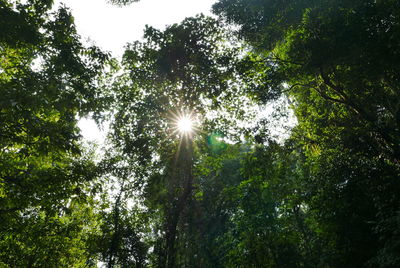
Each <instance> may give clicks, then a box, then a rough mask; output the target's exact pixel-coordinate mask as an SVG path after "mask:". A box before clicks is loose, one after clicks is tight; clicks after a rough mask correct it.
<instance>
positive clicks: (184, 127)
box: [177, 115, 193, 133]
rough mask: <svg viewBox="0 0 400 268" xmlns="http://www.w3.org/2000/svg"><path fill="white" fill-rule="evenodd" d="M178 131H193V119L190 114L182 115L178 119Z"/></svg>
mask: <svg viewBox="0 0 400 268" xmlns="http://www.w3.org/2000/svg"><path fill="white" fill-rule="evenodd" d="M177 127H178V131H179V132H181V133H189V132H192V131H193V120H192V119H191V118H190V116H188V115H184V116H182V117H180V118H179V119H178V121H177Z"/></svg>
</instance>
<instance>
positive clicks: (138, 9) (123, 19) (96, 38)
mask: <svg viewBox="0 0 400 268" xmlns="http://www.w3.org/2000/svg"><path fill="white" fill-rule="evenodd" d="M216 1H217V0H141V1H140V2H138V3H133V4H131V5H129V6H123V7H118V6H114V5H111V4H108V3H107V0H55V6H58V5H59V4H60V3H64V4H65V5H66V6H67V7H69V8H71V12H72V15H73V16H74V18H75V24H76V27H77V30H78V33H79V34H80V35H81V36H82V38H83V39H84V40H86V39H88V38H89V39H90V40H91V41H92V42H94V43H95V44H96V45H97V46H99V47H101V48H102V49H103V50H106V51H111V52H112V54H113V56H115V57H120V56H122V54H123V51H124V46H125V45H126V44H127V43H128V42H133V41H135V40H140V39H141V38H142V36H143V29H144V26H145V25H146V24H147V25H150V26H153V27H156V28H158V29H164V28H165V26H166V25H171V24H174V23H179V22H180V21H182V20H183V19H184V18H186V17H190V16H195V15H196V14H199V13H203V14H205V15H211V12H210V10H211V6H212V5H213V4H214V3H215V2H216ZM79 127H80V128H81V131H82V135H83V136H84V138H85V139H86V140H92V141H96V142H99V143H102V142H103V141H104V135H105V132H104V131H103V132H101V131H100V130H99V129H98V128H97V126H96V124H95V123H94V121H93V120H90V119H81V120H80V121H79Z"/></svg>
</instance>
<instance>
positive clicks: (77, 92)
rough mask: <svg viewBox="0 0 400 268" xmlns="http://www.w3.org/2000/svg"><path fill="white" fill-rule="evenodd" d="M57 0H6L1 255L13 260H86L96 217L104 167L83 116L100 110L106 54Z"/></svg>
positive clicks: (1, 53)
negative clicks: (92, 191)
mask: <svg viewBox="0 0 400 268" xmlns="http://www.w3.org/2000/svg"><path fill="white" fill-rule="evenodd" d="M51 4H52V1H27V2H26V3H25V4H22V3H19V2H9V1H0V13H1V16H0V21H1V25H3V28H2V31H1V33H0V64H1V65H0V91H1V94H0V104H1V105H0V121H1V126H0V193H1V194H0V220H1V222H2V224H1V228H0V232H1V236H0V237H1V239H0V247H1V249H2V250H1V251H2V254H1V257H0V261H1V262H2V264H6V265H10V266H27V267H38V266H41V267H51V266H52V267H54V265H56V264H57V266H60V267H61V266H62V267H64V266H65V267H69V266H70V265H72V264H74V265H76V266H82V267H83V266H85V262H86V260H87V258H88V254H87V252H86V251H85V240H86V236H87V235H88V233H90V232H88V231H86V229H85V228H89V226H91V224H92V223H93V221H94V218H93V217H92V216H91V215H92V212H91V211H90V208H88V205H89V203H90V202H91V200H92V199H91V197H89V196H88V193H89V192H88V191H89V188H88V186H89V184H88V182H89V181H91V180H92V179H93V178H95V177H96V174H97V168H96V167H95V165H94V163H93V162H92V160H91V159H90V158H91V156H90V153H84V152H83V149H82V146H81V145H80V143H79V139H80V136H79V129H78V128H77V118H78V116H84V115H87V114H88V113H89V112H98V111H100V110H101V109H102V99H103V97H102V96H101V94H102V93H100V89H99V88H98V86H97V85H98V82H96V81H95V79H96V78H99V77H100V75H101V74H102V72H103V66H104V64H105V62H106V61H107V58H108V56H107V55H105V54H103V53H102V52H101V51H100V50H99V49H97V48H96V47H89V48H86V47H84V46H83V45H82V44H81V42H80V41H79V36H78V35H77V33H76V30H75V27H74V24H73V18H72V16H71V15H70V13H69V11H68V9H67V8H65V7H60V8H59V9H58V10H57V11H54V12H50V11H49V10H50V8H51ZM53 244H54V245H53ZM55 245H58V246H55Z"/></svg>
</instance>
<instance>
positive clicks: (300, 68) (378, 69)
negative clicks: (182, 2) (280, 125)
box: [214, 0, 400, 267]
mask: <svg viewBox="0 0 400 268" xmlns="http://www.w3.org/2000/svg"><path fill="white" fill-rule="evenodd" d="M214 10H215V11H216V12H217V13H219V14H221V15H222V16H223V17H224V18H225V19H227V20H228V21H230V22H234V23H237V24H238V25H239V34H240V35H241V36H243V37H244V38H245V39H246V40H248V41H249V42H250V43H251V44H252V45H253V46H254V48H255V51H257V54H259V55H260V56H259V57H260V58H258V59H257V58H256V59H255V60H254V61H255V63H257V64H258V61H260V60H263V61H264V63H265V64H266V65H267V66H268V65H270V66H271V67H269V68H272V69H273V70H275V71H274V73H275V77H276V78H277V79H278V80H275V83H276V82H280V83H282V82H285V83H287V86H286V87H277V88H276V92H277V93H279V92H281V93H286V94H288V95H289V97H290V98H291V99H292V100H293V108H294V110H295V113H296V117H297V119H298V122H299V124H298V126H297V127H296V129H295V130H294V133H293V141H294V142H295V143H297V144H298V145H300V146H302V148H303V149H304V150H305V153H306V155H307V160H306V161H307V162H308V163H309V164H308V165H309V166H310V167H311V173H310V177H309V178H305V179H306V180H305V181H307V183H308V185H309V187H310V189H311V191H310V192H309V194H308V200H307V204H308V205H309V206H310V213H312V214H313V215H315V221H316V223H318V225H319V228H320V232H321V234H323V236H324V240H325V242H326V243H328V244H329V245H331V246H333V251H332V254H331V255H330V256H327V258H325V257H324V259H323V260H321V261H323V262H322V264H321V265H328V266H329V267H365V266H371V267H396V266H398V265H399V263H398V261H399V254H398V252H397V253H396V248H397V247H398V244H397V243H395V242H394V241H395V240H397V239H398V235H397V233H398V230H399V229H398V225H397V226H396V222H397V221H398V211H399V205H400V199H399V197H398V194H395V192H397V191H398V188H399V182H398V181H397V179H398V177H399V164H398V163H399V162H398V159H399V146H400V143H399V140H400V139H399V133H400V132H399V118H400V117H399V109H398V103H399V100H400V96H399V87H398V84H399V83H398V82H399V78H400V77H399V75H398V74H399V73H400V72H399V64H398V62H399V55H400V54H399V52H400V51H399V46H398V45H396V44H398V43H399V41H400V39H399V35H398V33H399V26H400V24H399V19H400V18H399V15H400V13H399V11H400V6H399V2H398V1H357V0H354V1H333V0H329V1H306V0H304V1H274V0H272V1H268V0H266V1H241V0H226V1H225V0H222V1H219V2H218V3H217V4H216V5H215V6H214ZM268 77H271V76H268ZM265 82H266V83H270V81H269V80H268V79H265ZM260 90H263V88H260ZM255 95H256V96H257V95H262V93H260V94H258V93H256V94H255ZM389 185H390V186H389ZM384 196H386V197H384ZM389 196H390V197H389ZM389 222H390V223H389ZM329 248H330V247H329ZM397 249H398V248H397Z"/></svg>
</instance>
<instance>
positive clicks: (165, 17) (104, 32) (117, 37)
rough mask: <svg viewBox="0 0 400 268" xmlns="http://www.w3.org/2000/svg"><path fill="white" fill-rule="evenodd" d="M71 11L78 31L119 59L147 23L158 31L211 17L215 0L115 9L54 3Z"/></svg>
mask: <svg viewBox="0 0 400 268" xmlns="http://www.w3.org/2000/svg"><path fill="white" fill-rule="evenodd" d="M55 2H56V5H58V4H59V3H60V2H61V3H64V4H65V5H66V6H67V7H70V8H71V9H72V14H73V16H74V17H75V24H76V26H77V29H78V32H79V33H80V34H81V36H82V37H84V38H90V39H91V40H93V41H94V42H95V43H96V44H97V45H98V46H100V47H101V48H103V49H105V50H108V51H112V52H113V54H114V55H115V56H121V55H122V53H123V47H124V45H125V44H126V43H127V42H132V41H135V40H139V39H141V38H142V35H143V29H144V26H145V25H146V24H148V25H151V26H154V27H156V28H158V29H163V28H165V25H170V24H173V23H178V22H180V21H182V20H183V19H184V18H186V17H190V16H194V15H196V14H199V13H204V14H206V15H211V12H210V10H211V6H212V4H213V3H214V2H216V0H141V1H139V2H137V3H133V4H131V5H128V6H123V7H118V6H115V5H111V4H108V3H107V0H56V1H55Z"/></svg>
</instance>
